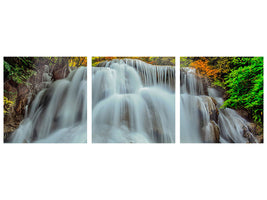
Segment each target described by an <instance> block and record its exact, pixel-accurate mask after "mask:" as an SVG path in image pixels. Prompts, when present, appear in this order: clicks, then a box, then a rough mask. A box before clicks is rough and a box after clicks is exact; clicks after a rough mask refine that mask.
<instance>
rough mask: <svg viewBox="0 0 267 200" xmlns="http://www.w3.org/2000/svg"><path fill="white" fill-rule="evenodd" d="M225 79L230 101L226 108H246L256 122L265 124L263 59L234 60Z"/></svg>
mask: <svg viewBox="0 0 267 200" xmlns="http://www.w3.org/2000/svg"><path fill="white" fill-rule="evenodd" d="M231 64H232V67H233V68H232V71H231V73H230V74H229V75H228V76H227V77H226V78H225V80H226V82H225V84H226V86H227V88H228V91H227V93H228V94H229V99H227V100H226V101H225V102H224V105H223V106H224V107H232V108H245V109H247V110H248V111H249V112H250V113H251V115H252V116H253V118H254V120H255V121H257V122H260V123H262V122H263V57H250V58H234V59H233V61H232V63H231Z"/></svg>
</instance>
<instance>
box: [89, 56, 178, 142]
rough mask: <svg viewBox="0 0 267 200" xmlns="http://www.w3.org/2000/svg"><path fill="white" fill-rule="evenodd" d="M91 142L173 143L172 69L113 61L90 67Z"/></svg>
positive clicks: (128, 61)
mask: <svg viewBox="0 0 267 200" xmlns="http://www.w3.org/2000/svg"><path fill="white" fill-rule="evenodd" d="M92 91H93V92H92V93H93V97H92V110H93V111H92V112H93V117H92V129H93V133H92V134H93V138H92V140H93V142H94V143H129V142H130V143H174V142H175V92H174V91H175V68H174V67H170V66H153V65H150V64H147V63H145V62H142V61H140V60H132V59H124V60H113V61H110V62H105V63H102V64H100V67H94V68H93V75H92Z"/></svg>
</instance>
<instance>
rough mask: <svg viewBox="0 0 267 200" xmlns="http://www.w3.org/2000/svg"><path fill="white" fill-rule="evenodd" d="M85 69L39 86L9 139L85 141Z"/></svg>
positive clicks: (59, 141) (51, 141) (20, 141)
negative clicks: (42, 87)
mask: <svg viewBox="0 0 267 200" xmlns="http://www.w3.org/2000/svg"><path fill="white" fill-rule="evenodd" d="M86 132H87V69H86V67H80V68H78V69H76V70H74V71H72V72H71V73H70V74H69V75H68V77H67V78H65V79H61V80H57V81H55V82H53V83H52V84H51V85H49V87H48V88H45V89H43V90H41V91H40V92H39V93H38V94H37V95H36V97H35V98H34V100H33V102H32V103H31V104H30V106H29V112H28V113H27V115H26V116H25V119H24V120H23V121H22V122H21V124H20V126H19V128H18V129H17V130H16V131H15V132H14V133H13V134H12V139H11V142H14V143H22V142H27V143H28V142H42V143H71V142H73V143H85V142H86V141H87V133H86Z"/></svg>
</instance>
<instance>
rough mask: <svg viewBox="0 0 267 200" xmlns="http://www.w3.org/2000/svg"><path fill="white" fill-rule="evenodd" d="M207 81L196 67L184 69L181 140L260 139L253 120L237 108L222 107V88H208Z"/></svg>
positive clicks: (182, 77)
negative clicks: (244, 116) (247, 119)
mask: <svg viewBox="0 0 267 200" xmlns="http://www.w3.org/2000/svg"><path fill="white" fill-rule="evenodd" d="M203 81H205V79H203V78H201V77H199V76H198V75H197V74H196V71H195V69H193V68H183V69H181V99H180V100H181V101H180V109H181V113H180V114H181V115H180V118H181V130H180V135H181V142H183V143H202V142H210V143H213V142H220V143H247V142H257V140H256V139H255V137H254V136H253V134H252V133H251V132H250V130H249V123H248V122H247V121H246V120H245V119H244V118H242V117H241V116H240V115H238V114H237V112H236V111H235V110H233V109H230V108H225V109H220V107H221V105H223V99H222V97H221V95H220V93H219V91H217V90H216V89H214V88H204V84H203ZM244 135H247V137H244Z"/></svg>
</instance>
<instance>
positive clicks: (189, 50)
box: [0, 0, 267, 200]
mask: <svg viewBox="0 0 267 200" xmlns="http://www.w3.org/2000/svg"><path fill="white" fill-rule="evenodd" d="M264 3H265V1H264V0H262V1H260V0H254V1H248V0H242V1H235V0H224V1H215V0H210V1H207V0H201V1H200V0H199V1H197V0H185V1H177V0H176V1H175V0H164V1H158V0H154V1H146V0H134V1H126V0H109V1H108V0H95V1H86V0H75V1H69V0H65V1H56V0H46V1H36V0H31V1H29V0H24V1H19V0H8V1H1V11H0V20H1V26H0V27H1V31H0V34H1V43H0V49H1V53H0V55H1V56H88V69H90V64H91V63H90V60H91V56H176V58H177V59H176V64H177V69H178V67H179V57H180V56H265V54H266V37H267V34H266V18H267V16H266V5H265V4H264ZM2 62H3V61H2V58H1V63H0V65H1V66H3V63H2ZM2 69H3V68H2V67H1V80H0V82H1V83H3V72H2ZM88 73H89V74H88V79H89V80H88V83H89V85H88V105H91V71H90V70H88ZM178 86H179V70H177V96H176V135H177V141H176V144H91V143H90V142H91V107H90V106H88V107H89V110H88V144H50V145H49V144H2V143H0V199H4V200H9V199H10V200H11V199H12V200H18V199H23V200H24V199H25V200H37V199H38V200H39V199H45V200H47V199H49V200H50V199H51V200H54V199H55V200H59V199H64V200H65V199H66V200H68V199H71V200H73V199H75V200H76V199H77V200H82V199H86V200H88V199H93V200H107V199H114V200H115V199H116V200H125V199H127V200H128V199H130V200H131V199H133V200H137V199H138V200H139V199H140V200H143V199H144V200H149V199H152V200H156V199H160V200H162V199H166V200H172V199H175V200H177V199H182V200H187V199H188V200H189V199H190V200H196V199H203V200H214V199H216V200H217V199H218V200H220V199H223V200H225V199H227V200H228V199H234V200H237V199H242V200H244V199H250V200H251V199H257V200H261V199H264V200H266V199H267V195H266V191H267V190H266V189H267V188H266V178H267V174H266V170H267V161H266V158H267V155H266V154H267V149H266V145H265V144H256V145H253V144H251V145H250V144H223V145H222V144H198V145H195V144H179V127H180V124H179V121H180V115H179V88H178ZM0 92H1V98H0V100H1V101H2V102H3V99H2V98H3V96H2V94H3V87H1V91H0ZM0 113H2V107H1V110H0ZM0 124H1V134H0V135H1V138H0V139H1V141H2V130H3V127H2V124H3V118H2V116H1V121H0Z"/></svg>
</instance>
